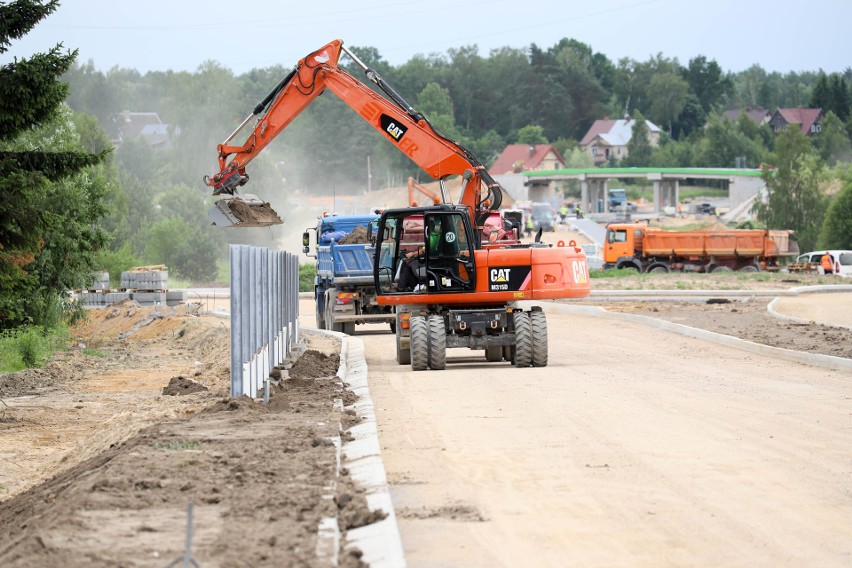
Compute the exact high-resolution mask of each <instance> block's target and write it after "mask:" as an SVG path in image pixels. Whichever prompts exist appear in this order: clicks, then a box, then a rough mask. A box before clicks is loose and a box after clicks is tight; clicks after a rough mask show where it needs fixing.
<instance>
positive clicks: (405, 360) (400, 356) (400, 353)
mask: <svg viewBox="0 0 852 568" xmlns="http://www.w3.org/2000/svg"><path fill="white" fill-rule="evenodd" d="M396 362H397V363H399V364H400V365H410V364H411V349H410V348H408V347H406V348H405V349H403V348H402V334H401V333H400V328H399V326H396Z"/></svg>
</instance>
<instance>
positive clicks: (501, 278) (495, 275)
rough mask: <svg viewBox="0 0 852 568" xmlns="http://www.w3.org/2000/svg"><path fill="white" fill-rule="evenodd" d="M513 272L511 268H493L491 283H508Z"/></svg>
mask: <svg viewBox="0 0 852 568" xmlns="http://www.w3.org/2000/svg"><path fill="white" fill-rule="evenodd" d="M511 271H512V269H511V268H492V269H491V281H492V282H508V281H509V273H510V272H511Z"/></svg>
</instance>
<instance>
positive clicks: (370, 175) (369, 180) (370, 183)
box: [367, 156, 373, 193]
mask: <svg viewBox="0 0 852 568" xmlns="http://www.w3.org/2000/svg"><path fill="white" fill-rule="evenodd" d="M371 191H373V173H372V172H371V171H370V156H367V193H370V192H371Z"/></svg>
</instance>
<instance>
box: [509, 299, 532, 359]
mask: <svg viewBox="0 0 852 568" xmlns="http://www.w3.org/2000/svg"><path fill="white" fill-rule="evenodd" d="M513 316H514V320H515V360H514V361H513V363H514V364H515V366H516V367H529V366H530V365H531V364H532V351H533V345H532V343H533V337H532V326H531V325H530V316H529V314H528V313H526V312H515V313H514V314H513Z"/></svg>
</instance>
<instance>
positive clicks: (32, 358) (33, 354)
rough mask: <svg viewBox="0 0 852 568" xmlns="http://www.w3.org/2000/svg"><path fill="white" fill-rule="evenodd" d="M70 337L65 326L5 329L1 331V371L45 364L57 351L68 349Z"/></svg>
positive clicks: (12, 370)
mask: <svg viewBox="0 0 852 568" xmlns="http://www.w3.org/2000/svg"><path fill="white" fill-rule="evenodd" d="M69 337H70V336H69V333H68V328H67V327H65V326H60V327H56V328H43V327H39V326H32V327H24V328H19V329H14V330H5V331H3V332H2V333H0V373H14V372H16V371H21V370H23V369H28V368H32V367H42V366H44V364H45V363H46V362H47V361H48V360H49V359H50V358H51V357H53V353H54V352H55V351H59V350H64V349H67V347H68V341H69Z"/></svg>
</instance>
